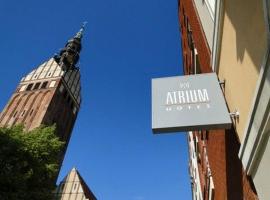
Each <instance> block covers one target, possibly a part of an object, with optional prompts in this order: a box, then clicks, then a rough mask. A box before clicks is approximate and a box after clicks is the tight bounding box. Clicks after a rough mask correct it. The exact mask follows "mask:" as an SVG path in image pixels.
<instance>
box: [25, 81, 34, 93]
mask: <svg viewBox="0 0 270 200" xmlns="http://www.w3.org/2000/svg"><path fill="white" fill-rule="evenodd" d="M32 87H33V83H30V84H29V85H28V86H27V88H26V91H29V90H32Z"/></svg>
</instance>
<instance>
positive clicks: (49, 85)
mask: <svg viewBox="0 0 270 200" xmlns="http://www.w3.org/2000/svg"><path fill="white" fill-rule="evenodd" d="M83 29H84V27H83V28H82V29H81V30H80V31H79V32H78V33H77V34H76V36H75V37H73V38H72V39H70V40H69V41H68V42H67V44H66V46H65V47H64V48H63V49H62V50H61V52H60V53H59V54H57V55H55V56H54V57H53V58H50V59H49V60H48V61H46V62H44V63H43V64H41V65H40V66H38V67H37V68H36V69H34V70H33V71H32V72H30V73H29V74H27V75H26V76H25V77H23V78H22V79H21V81H20V83H19V85H18V86H17V88H16V90H15V91H14V93H13V95H12V96H11V98H10V100H9V102H8V103H7V105H6V106H5V108H4V109H3V111H2V112H1V114H0V126H7V127H9V126H13V125H16V124H23V125H24V127H25V129H26V130H32V129H34V128H36V127H38V126H40V125H42V124H43V125H53V124H55V125H56V132H57V135H58V136H59V138H60V139H61V140H62V141H64V142H65V148H64V149H63V152H62V155H60V158H59V159H60V160H59V164H60V166H61V163H62V161H63V158H64V154H65V151H66V147H67V145H68V142H69V139H70V136H71V132H72V128H73V126H74V123H75V120H76V118H77V115H78V111H79V109H80V104H81V83H80V70H79V68H78V67H76V63H77V62H78V60H79V53H80V51H81V39H82V33H83Z"/></svg>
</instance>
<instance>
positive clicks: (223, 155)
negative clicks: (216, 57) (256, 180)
mask: <svg viewBox="0 0 270 200" xmlns="http://www.w3.org/2000/svg"><path fill="white" fill-rule="evenodd" d="M178 14H179V22H180V30H181V40H182V50H183V68H184V74H186V75H187V74H193V73H194V69H193V68H194V59H192V58H193V55H194V53H193V47H196V49H197V52H198V59H199V63H200V71H201V73H207V72H211V71H212V69H211V63H210V59H211V52H210V49H209V46H208V43H207V40H206V37H205V35H204V31H203V28H202V26H201V23H200V19H199V17H198V14H197V11H196V8H195V5H194V2H193V0H178ZM191 41H192V42H191ZM191 43H192V45H191ZM193 135H194V136H197V138H198V151H199V155H200V156H199V158H198V168H199V177H200V183H201V189H202V193H203V194H202V196H203V199H207V200H208V199H209V198H208V190H209V184H208V180H207V179H208V178H207V164H206V163H207V161H206V157H207V158H208V161H209V167H210V171H211V175H212V178H213V182H214V195H213V198H212V200H224V199H227V200H241V199H245V200H256V199H258V198H257V194H256V191H255V189H254V187H253V183H252V180H251V179H250V178H249V177H248V176H247V175H246V173H245V171H244V170H243V166H242V163H241V161H240V159H239V157H238V151H239V148H240V143H239V139H238V136H237V134H236V132H235V130H234V128H232V129H231V130H211V131H198V132H193ZM204 148H205V149H206V154H207V155H205V153H204Z"/></svg>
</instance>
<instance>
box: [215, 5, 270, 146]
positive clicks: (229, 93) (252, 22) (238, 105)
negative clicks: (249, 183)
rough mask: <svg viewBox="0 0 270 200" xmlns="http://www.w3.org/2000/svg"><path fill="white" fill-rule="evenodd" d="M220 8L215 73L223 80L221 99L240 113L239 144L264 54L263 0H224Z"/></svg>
mask: <svg viewBox="0 0 270 200" xmlns="http://www.w3.org/2000/svg"><path fill="white" fill-rule="evenodd" d="M224 9H225V10H224V19H223V20H224V21H223V35H222V39H221V51H220V61H219V66H218V71H217V73H218V75H219V78H220V80H223V79H225V80H226V85H225V97H226V100H227V102H228V106H229V109H230V111H234V110H235V109H237V110H238V111H239V112H240V117H239V120H237V122H236V130H237V133H238V136H239V138H240V141H242V139H243V135H244V131H245V128H246V125H247V123H248V116H249V113H250V112H251V106H252V101H253V98H254V95H255V93H254V92H255V88H256V84H257V80H258V76H259V72H260V68H261V64H262V61H263V57H264V54H265V51H266V28H265V21H264V16H263V1H257V0H227V1H226V2H225V4H224Z"/></svg>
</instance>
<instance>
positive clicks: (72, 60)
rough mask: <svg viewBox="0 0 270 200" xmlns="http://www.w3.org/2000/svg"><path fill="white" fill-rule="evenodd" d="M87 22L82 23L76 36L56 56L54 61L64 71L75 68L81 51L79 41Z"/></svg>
mask: <svg viewBox="0 0 270 200" xmlns="http://www.w3.org/2000/svg"><path fill="white" fill-rule="evenodd" d="M86 23H87V22H84V23H83V24H82V26H81V28H80V30H79V31H78V32H77V33H76V35H75V36H74V37H73V38H71V39H70V40H68V42H67V43H66V45H65V47H64V48H63V49H62V50H61V51H60V52H59V54H57V55H56V56H55V57H54V59H55V61H56V62H57V63H58V64H59V65H60V66H61V67H62V68H63V69H64V70H65V71H68V70H72V69H73V68H75V67H76V66H75V65H76V64H77V62H78V60H79V58H80V52H81V49H82V45H81V39H82V37H83V33H84V30H85V26H86Z"/></svg>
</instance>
